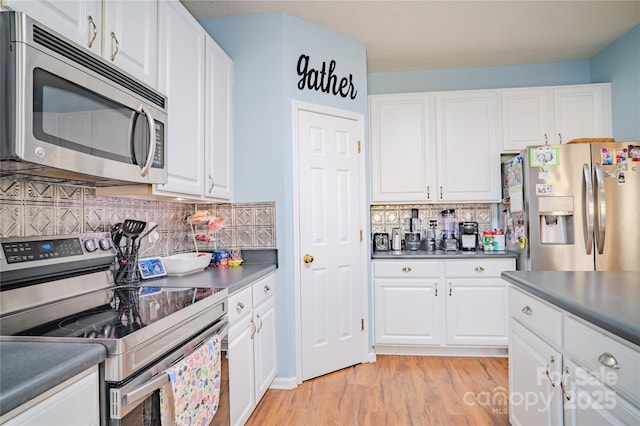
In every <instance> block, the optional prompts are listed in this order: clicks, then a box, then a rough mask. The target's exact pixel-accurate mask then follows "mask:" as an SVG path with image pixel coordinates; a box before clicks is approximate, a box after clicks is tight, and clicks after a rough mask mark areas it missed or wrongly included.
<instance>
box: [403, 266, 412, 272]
mask: <svg viewBox="0 0 640 426" xmlns="http://www.w3.org/2000/svg"><path fill="white" fill-rule="evenodd" d="M402 272H411V268H409V267H408V266H405V267H404V268H402Z"/></svg>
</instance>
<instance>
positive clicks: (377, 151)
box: [369, 95, 435, 202]
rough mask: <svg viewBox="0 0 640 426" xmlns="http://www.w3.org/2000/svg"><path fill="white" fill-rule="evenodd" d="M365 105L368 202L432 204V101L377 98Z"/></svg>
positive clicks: (407, 97) (417, 97)
mask: <svg viewBox="0 0 640 426" xmlns="http://www.w3.org/2000/svg"><path fill="white" fill-rule="evenodd" d="M369 103H370V104H369V109H370V113H371V189H372V200H373V201H381V202H384V201H390V202H394V201H396V202H411V201H417V202H420V201H422V202H424V201H433V199H434V196H435V191H434V188H435V173H434V169H433V168H432V167H431V164H432V162H433V160H434V157H435V144H434V138H433V135H432V131H431V129H432V123H433V117H432V116H433V97H432V96H424V95H381V96H371V97H370V98H369Z"/></svg>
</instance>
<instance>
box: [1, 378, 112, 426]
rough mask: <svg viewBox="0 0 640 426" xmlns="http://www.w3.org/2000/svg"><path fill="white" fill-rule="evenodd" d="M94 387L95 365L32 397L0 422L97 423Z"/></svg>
mask: <svg viewBox="0 0 640 426" xmlns="http://www.w3.org/2000/svg"><path fill="white" fill-rule="evenodd" d="M98 389H99V385H98V366H95V367H92V368H90V369H88V370H86V371H85V372H83V373H80V374H78V375H77V376H75V377H72V378H71V379H69V380H67V381H66V382H64V383H62V384H60V385H59V386H57V387H55V388H53V389H52V390H51V391H49V392H47V393H45V394H43V395H42V396H41V397H38V398H36V401H37V402H36V403H35V405H33V406H32V407H30V408H28V409H27V410H26V411H23V412H22V413H20V414H18V415H17V416H15V417H13V418H12V419H10V420H8V421H7V422H4V423H3V424H4V425H6V426H42V425H48V426H56V425H59V426H74V425H78V426H88V425H95V426H97V425H99V424H100V398H99V393H98V392H99V391H98Z"/></svg>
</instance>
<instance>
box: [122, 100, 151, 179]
mask: <svg viewBox="0 0 640 426" xmlns="http://www.w3.org/2000/svg"><path fill="white" fill-rule="evenodd" d="M136 111H137V112H139V113H142V114H144V115H146V116H147V121H148V122H149V154H148V155H147V161H146V162H145V163H144V166H143V167H142V170H140V176H146V175H147V173H149V169H150V168H151V165H152V164H153V158H154V157H155V155H156V140H155V139H156V136H155V135H156V122H155V120H154V119H153V116H152V115H151V112H150V111H149V109H148V108H147V106H146V105H145V104H140V106H139V107H138V109H137V110H136ZM136 115H137V114H133V116H132V118H131V126H129V141H130V144H131V152H132V153H133V152H134V150H133V146H134V136H133V132H134V129H135V120H136ZM132 155H133V154H132ZM133 157H134V158H135V155H133Z"/></svg>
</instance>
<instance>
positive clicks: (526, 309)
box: [522, 305, 533, 316]
mask: <svg viewBox="0 0 640 426" xmlns="http://www.w3.org/2000/svg"><path fill="white" fill-rule="evenodd" d="M522 313H523V314H525V315H529V316H531V315H533V309H531V307H529V306H528V305H527V306H525V307H524V308H522Z"/></svg>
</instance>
